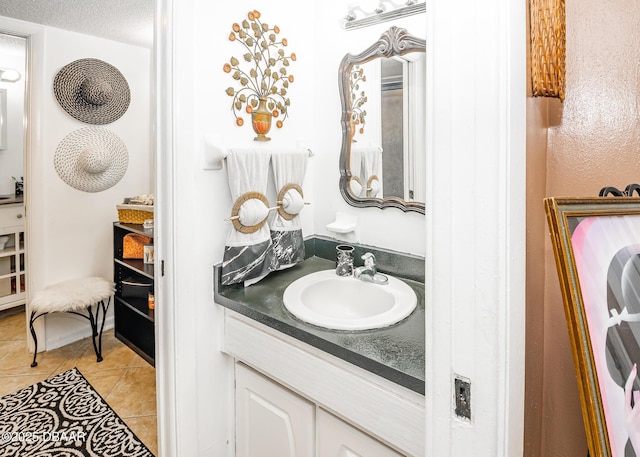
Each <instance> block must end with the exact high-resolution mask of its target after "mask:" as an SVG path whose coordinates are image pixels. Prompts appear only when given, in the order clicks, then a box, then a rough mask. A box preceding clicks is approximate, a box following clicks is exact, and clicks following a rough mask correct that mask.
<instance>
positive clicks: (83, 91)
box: [53, 59, 131, 124]
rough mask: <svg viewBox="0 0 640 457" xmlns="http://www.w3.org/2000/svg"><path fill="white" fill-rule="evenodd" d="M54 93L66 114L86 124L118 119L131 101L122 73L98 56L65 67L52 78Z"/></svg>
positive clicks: (76, 61) (127, 85) (105, 122)
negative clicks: (97, 57)
mask: <svg viewBox="0 0 640 457" xmlns="http://www.w3.org/2000/svg"><path fill="white" fill-rule="evenodd" d="M53 92H54V93H55V95H56V98H57V99H58V103H60V106H62V108H63V109H64V110H65V111H66V112H67V113H69V114H70V115H71V116H73V117H74V118H76V119H78V120H79V121H82V122H86V123H87V124H109V123H111V122H113V121H115V120H117V119H119V118H120V117H121V116H122V115H123V114H124V113H125V111H127V108H128V107H129V102H130V101H131V93H130V91H129V84H128V83H127V80H126V79H125V77H124V76H123V75H122V73H120V71H118V69H117V68H116V67H114V66H113V65H110V64H108V63H107V62H104V61H102V60H98V59H79V60H75V61H73V62H71V63H70V64H67V65H65V66H64V67H62V69H61V70H60V71H59V72H58V74H56V77H55V79H54V80H53Z"/></svg>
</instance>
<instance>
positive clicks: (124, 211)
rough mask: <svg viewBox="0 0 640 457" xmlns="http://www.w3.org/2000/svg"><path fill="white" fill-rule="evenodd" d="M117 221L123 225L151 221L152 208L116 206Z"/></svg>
mask: <svg viewBox="0 0 640 457" xmlns="http://www.w3.org/2000/svg"><path fill="white" fill-rule="evenodd" d="M116 209H117V210H118V221H120V222H124V223H125V224H142V223H143V222H144V221H145V220H147V219H153V206H150V205H124V204H123V205H116Z"/></svg>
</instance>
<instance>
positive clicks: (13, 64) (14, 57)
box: [0, 45, 26, 195]
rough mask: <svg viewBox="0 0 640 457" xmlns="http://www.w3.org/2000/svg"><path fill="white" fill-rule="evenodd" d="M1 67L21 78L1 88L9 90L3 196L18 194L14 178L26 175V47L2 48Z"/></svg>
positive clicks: (0, 166)
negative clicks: (8, 69) (12, 70)
mask: <svg viewBox="0 0 640 457" xmlns="http://www.w3.org/2000/svg"><path fill="white" fill-rule="evenodd" d="M0 67H3V68H14V69H16V70H18V71H19V72H20V74H21V75H22V78H20V80H19V81H16V82H14V83H12V82H4V81H0V89H6V90H7V146H6V149H0V195H3V194H13V193H14V192H15V187H14V182H13V180H12V179H11V177H12V176H15V177H16V178H17V179H20V177H21V176H24V154H23V150H24V130H23V125H24V110H25V108H24V104H25V80H26V79H25V68H26V45H25V47H24V48H23V49H22V51H20V50H19V49H17V48H14V47H10V48H9V47H7V48H4V47H2V46H0Z"/></svg>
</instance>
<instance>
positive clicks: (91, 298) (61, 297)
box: [30, 277, 114, 314]
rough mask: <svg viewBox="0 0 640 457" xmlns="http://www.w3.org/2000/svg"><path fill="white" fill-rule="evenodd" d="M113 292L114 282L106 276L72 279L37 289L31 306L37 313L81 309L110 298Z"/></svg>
mask: <svg viewBox="0 0 640 457" xmlns="http://www.w3.org/2000/svg"><path fill="white" fill-rule="evenodd" d="M113 292H114V285H113V282H111V281H107V280H106V279H104V278H99V277H90V278H80V279H72V280H70V281H64V282H60V283H57V284H53V285H51V286H48V287H45V288H44V289H42V290H39V291H37V292H36V293H34V294H33V299H32V300H31V302H30V306H31V311H35V312H36V313H37V314H41V313H56V312H57V313H61V312H67V311H81V310H83V309H86V308H88V307H89V306H92V305H95V304H96V303H99V302H100V301H102V300H104V299H106V298H109V297H110V296H111V295H113Z"/></svg>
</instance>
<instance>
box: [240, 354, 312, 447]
mask: <svg viewBox="0 0 640 457" xmlns="http://www.w3.org/2000/svg"><path fill="white" fill-rule="evenodd" d="M314 455H315V405H314V404H313V403H311V402H309V401H307V400H305V399H304V398H302V397H300V396H298V395H296V394H295V393H293V392H291V391H290V390H288V389H286V388H284V387H282V386H280V385H279V384H277V383H275V382H273V381H271V380H269V379H268V378H266V377H264V376H262V375H261V374H259V373H257V372H255V371H253V370H252V369H250V368H248V367H246V366H245V365H243V364H241V363H236V456H237V457H313V456H314Z"/></svg>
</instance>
